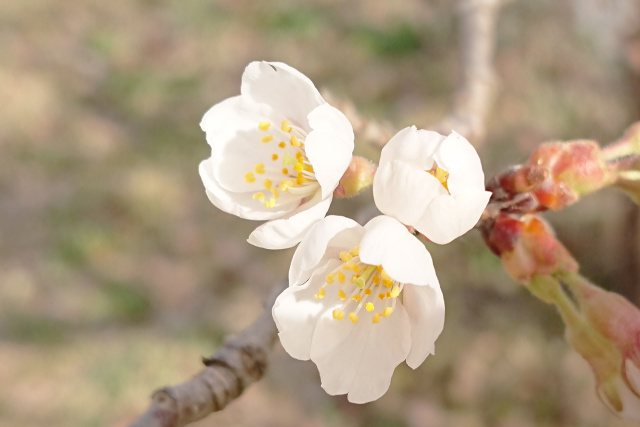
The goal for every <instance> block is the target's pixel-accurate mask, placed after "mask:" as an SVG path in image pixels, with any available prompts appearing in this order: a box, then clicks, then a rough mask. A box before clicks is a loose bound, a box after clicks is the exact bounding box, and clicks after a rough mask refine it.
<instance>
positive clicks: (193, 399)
mask: <svg viewBox="0 0 640 427" xmlns="http://www.w3.org/2000/svg"><path fill="white" fill-rule="evenodd" d="M285 287H286V283H284V282H283V283H281V284H278V286H276V287H274V289H273V291H272V293H271V295H270V296H269V298H268V299H267V301H265V310H264V312H263V313H262V315H260V317H258V318H257V319H256V320H255V321H254V322H253V323H252V324H251V325H250V326H249V327H248V328H247V329H245V330H244V331H242V332H241V333H240V334H239V335H237V336H235V337H231V338H228V339H227V340H225V343H224V345H223V346H222V347H221V348H220V349H219V350H218V351H217V352H216V353H215V354H213V355H212V356H210V357H208V358H204V359H203V360H202V362H203V363H204V365H205V368H204V369H203V370H201V371H200V372H199V373H198V374H197V375H195V376H194V377H193V378H191V379H190V380H188V381H186V382H184V383H182V384H178V385H175V386H170V387H163V388H161V389H159V390H156V391H155V392H154V393H153V395H152V396H151V405H150V406H149V409H147V411H146V412H145V413H144V414H142V415H141V416H140V418H138V419H137V420H135V421H134V422H133V423H131V424H130V427H143V426H144V427H180V426H184V425H187V424H189V423H192V422H195V421H197V420H200V419H202V418H204V417H206V416H207V415H209V414H211V413H212V412H216V411H220V410H222V409H224V408H225V407H226V406H227V405H228V404H229V403H230V402H231V401H233V400H234V399H236V398H237V397H238V396H240V395H241V394H242V392H243V391H244V390H245V389H246V388H247V387H248V386H250V385H251V384H253V383H254V382H255V381H258V380H259V379H260V378H262V376H263V375H264V373H265V371H266V369H267V365H268V356H269V350H270V349H271V347H272V345H273V343H274V341H275V339H276V337H277V334H278V331H277V329H276V325H275V323H274V322H273V318H272V316H271V307H272V306H273V303H274V302H275V299H276V297H277V296H278V294H280V292H281V291H282V290H283V289H284V288H285Z"/></svg>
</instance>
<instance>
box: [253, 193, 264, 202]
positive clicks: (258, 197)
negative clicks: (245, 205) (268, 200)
mask: <svg viewBox="0 0 640 427" xmlns="http://www.w3.org/2000/svg"><path fill="white" fill-rule="evenodd" d="M251 197H253V199H254V200H260V201H261V202H264V194H263V193H254V194H253V196H251Z"/></svg>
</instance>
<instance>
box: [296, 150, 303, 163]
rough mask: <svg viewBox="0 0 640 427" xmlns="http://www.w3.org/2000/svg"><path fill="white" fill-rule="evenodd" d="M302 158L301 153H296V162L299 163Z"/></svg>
mask: <svg viewBox="0 0 640 427" xmlns="http://www.w3.org/2000/svg"><path fill="white" fill-rule="evenodd" d="M303 158H304V155H303V154H302V151H298V152H297V153H296V160H298V161H299V162H301V161H302V159H303Z"/></svg>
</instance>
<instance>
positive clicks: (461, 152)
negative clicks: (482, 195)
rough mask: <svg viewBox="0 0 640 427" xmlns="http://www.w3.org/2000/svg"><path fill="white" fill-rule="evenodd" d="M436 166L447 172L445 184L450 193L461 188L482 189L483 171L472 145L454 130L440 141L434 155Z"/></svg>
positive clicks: (453, 193)
mask: <svg viewBox="0 0 640 427" xmlns="http://www.w3.org/2000/svg"><path fill="white" fill-rule="evenodd" d="M434 158H435V161H436V162H437V163H438V166H439V167H440V168H442V169H444V170H446V171H447V172H449V178H448V179H447V186H448V187H449V191H450V192H451V194H452V195H455V194H456V193H457V192H458V191H461V190H481V191H482V190H484V172H482V164H481V163H480V157H479V156H478V153H477V152H476V150H475V148H473V145H471V143H469V141H467V140H466V139H465V138H464V137H462V136H461V135H460V134H458V133H456V132H451V134H450V135H449V136H448V137H447V138H446V139H445V140H444V141H442V144H440V146H439V147H438V150H437V151H436V153H435V155H434Z"/></svg>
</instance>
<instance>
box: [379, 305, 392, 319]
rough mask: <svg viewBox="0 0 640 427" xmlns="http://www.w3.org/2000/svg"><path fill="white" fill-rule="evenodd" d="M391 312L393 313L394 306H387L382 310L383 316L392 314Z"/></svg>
mask: <svg viewBox="0 0 640 427" xmlns="http://www.w3.org/2000/svg"><path fill="white" fill-rule="evenodd" d="M391 313H393V308H391V307H387V308H385V309H384V310H382V317H389V316H391Z"/></svg>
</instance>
